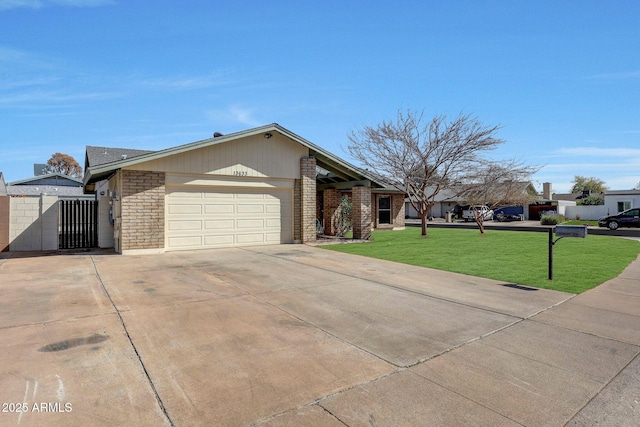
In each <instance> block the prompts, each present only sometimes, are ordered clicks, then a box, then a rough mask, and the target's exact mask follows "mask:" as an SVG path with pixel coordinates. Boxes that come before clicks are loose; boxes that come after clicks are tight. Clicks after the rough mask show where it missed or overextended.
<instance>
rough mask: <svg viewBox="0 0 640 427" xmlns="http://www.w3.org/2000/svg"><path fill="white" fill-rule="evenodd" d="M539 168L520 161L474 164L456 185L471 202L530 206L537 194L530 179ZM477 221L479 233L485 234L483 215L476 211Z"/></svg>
mask: <svg viewBox="0 0 640 427" xmlns="http://www.w3.org/2000/svg"><path fill="white" fill-rule="evenodd" d="M538 170H539V168H538V167H536V166H528V165H525V164H523V163H522V162H519V161H517V160H508V161H502V162H493V161H483V162H479V163H478V164H475V165H471V167H470V168H469V170H468V172H467V173H466V176H465V177H464V179H463V180H461V181H460V182H458V183H457V184H455V185H454V188H455V189H456V193H457V194H458V195H459V197H461V198H463V199H464V200H465V202H466V203H468V204H470V205H476V206H479V205H482V206H487V207H488V208H489V209H495V208H497V207H499V206H504V205H512V206H527V205H529V204H530V203H531V202H532V201H533V200H534V199H536V198H537V197H538V196H537V193H536V191H535V188H533V186H532V185H531V182H530V177H531V175H533V174H534V173H535V172H537V171H538ZM478 213H479V212H478ZM475 221H476V224H477V225H478V229H479V230H480V233H484V216H483V215H478V214H476V217H475Z"/></svg>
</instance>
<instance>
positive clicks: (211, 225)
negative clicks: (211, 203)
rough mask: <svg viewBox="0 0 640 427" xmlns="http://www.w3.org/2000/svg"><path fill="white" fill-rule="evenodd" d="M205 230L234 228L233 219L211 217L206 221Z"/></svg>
mask: <svg viewBox="0 0 640 427" xmlns="http://www.w3.org/2000/svg"><path fill="white" fill-rule="evenodd" d="M204 229H205V230H232V229H233V220H232V219H210V220H205V221H204Z"/></svg>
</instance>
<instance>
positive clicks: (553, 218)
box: [540, 214, 567, 225]
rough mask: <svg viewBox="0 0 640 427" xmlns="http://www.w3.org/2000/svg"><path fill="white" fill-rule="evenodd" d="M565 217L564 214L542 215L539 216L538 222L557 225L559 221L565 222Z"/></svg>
mask: <svg viewBox="0 0 640 427" xmlns="http://www.w3.org/2000/svg"><path fill="white" fill-rule="evenodd" d="M566 220H567V219H566V218H565V217H564V215H558V214H556V215H542V217H541V218H540V224H542V225H557V224H559V223H561V222H565V221H566Z"/></svg>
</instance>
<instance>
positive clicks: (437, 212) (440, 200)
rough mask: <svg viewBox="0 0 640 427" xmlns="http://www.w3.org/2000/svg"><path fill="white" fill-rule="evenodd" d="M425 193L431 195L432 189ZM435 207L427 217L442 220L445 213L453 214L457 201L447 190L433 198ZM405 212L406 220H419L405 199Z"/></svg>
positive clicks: (409, 202) (415, 211) (408, 201)
mask: <svg viewBox="0 0 640 427" xmlns="http://www.w3.org/2000/svg"><path fill="white" fill-rule="evenodd" d="M426 192H427V193H429V194H430V193H432V192H433V189H427V190H426ZM434 201H435V205H433V207H431V210H429V212H428V213H427V217H434V218H444V217H445V215H446V213H447V212H453V209H454V208H455V207H456V205H458V204H459V200H458V198H457V197H456V195H455V194H454V193H453V192H452V191H449V190H447V189H444V190H441V191H440V192H439V193H438V194H437V195H436V196H435V198H434ZM405 212H406V215H407V217H408V218H420V215H419V214H418V211H417V210H416V209H415V208H414V207H413V205H412V204H411V201H410V199H409V198H408V197H407V198H406V199H405Z"/></svg>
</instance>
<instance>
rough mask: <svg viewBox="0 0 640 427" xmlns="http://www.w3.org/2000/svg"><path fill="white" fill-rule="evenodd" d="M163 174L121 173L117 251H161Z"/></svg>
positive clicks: (162, 246) (162, 242) (162, 237)
mask: <svg viewBox="0 0 640 427" xmlns="http://www.w3.org/2000/svg"><path fill="white" fill-rule="evenodd" d="M164 178H165V175H164V172H149V171H130V170H123V171H122V207H121V209H122V241H121V243H120V249H121V251H123V252H124V251H129V250H140V249H164V194H165V191H164Z"/></svg>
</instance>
